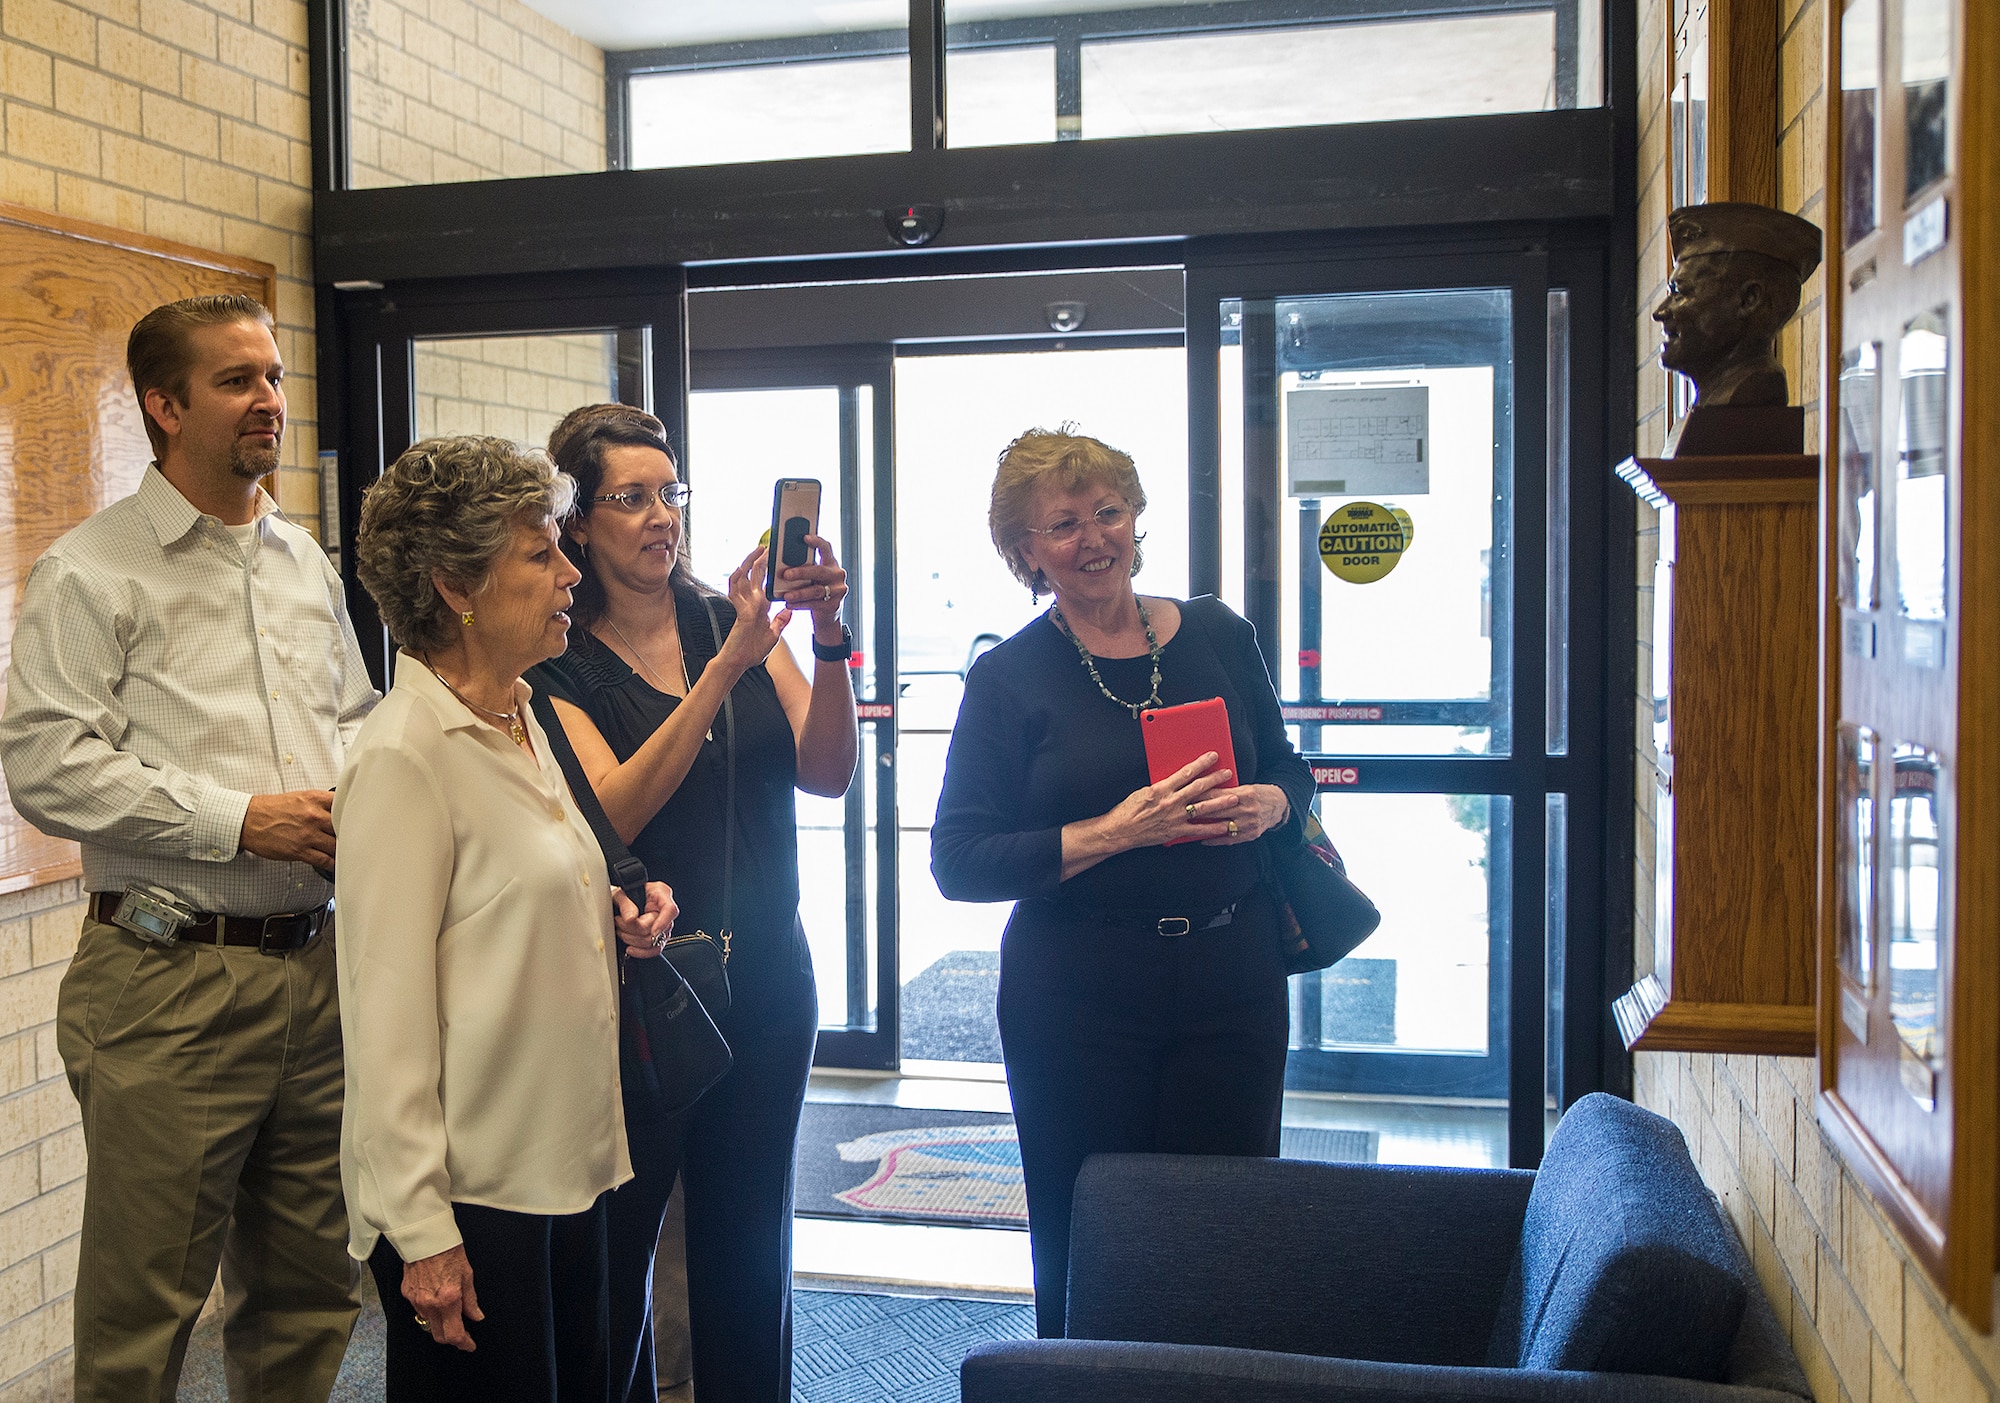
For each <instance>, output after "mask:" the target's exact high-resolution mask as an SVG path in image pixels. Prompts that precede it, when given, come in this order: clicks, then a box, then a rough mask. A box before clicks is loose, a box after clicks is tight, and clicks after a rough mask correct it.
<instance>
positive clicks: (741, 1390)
mask: <svg viewBox="0 0 2000 1403" xmlns="http://www.w3.org/2000/svg"><path fill="white" fill-rule="evenodd" d="M549 455H550V456H551V457H552V458H554V459H555V461H556V464H557V466H558V467H560V468H562V469H563V470H564V471H565V472H567V473H569V474H570V475H571V476H572V477H574V478H575V479H576V482H577V511H576V514H575V515H574V516H572V517H571V519H570V521H569V523H568V527H567V530H566V532H565V537H564V541H563V548H564V549H565V551H567V552H568V553H569V555H570V557H571V559H572V560H573V561H574V562H575V564H576V566H577V569H578V570H580V571H581V572H582V575H583V578H582V580H581V581H580V582H579V583H578V584H577V586H576V600H575V602H574V603H573V604H572V605H571V606H570V616H571V618H572V619H573V620H574V623H575V628H574V629H573V631H572V634H571V641H570V648H569V651H568V652H567V653H565V654H564V655H563V656H562V657H560V658H557V659H554V660H551V661H550V662H549V663H546V664H544V665H543V666H541V667H539V668H537V669H535V670H534V671H533V672H532V673H530V674H529V681H530V682H532V683H533V684H534V685H536V686H538V687H544V688H546V689H547V690H548V691H549V693H550V695H551V696H552V697H553V698H554V699H555V707H556V714H557V715H558V716H559V717H560V718H561V720H562V723H563V729H564V730H565V731H566V732H567V733H568V735H569V738H570V741H571V743H572V744H573V745H574V746H575V747H576V752H577V756H578V758H579V759H580V760H581V761H582V762H583V767H584V770H585V772H586V773H587V774H588V775H589V776H590V781H591V786H592V788H594V789H595V790H596V791H597V796H598V798H599V799H600V800H601V801H602V803H603V805H604V810H605V813H606V814H607V815H609V817H610V819H611V822H612V824H613V826H614V827H616V828H617V830H618V833H619V836H621V837H622V838H624V839H625V841H626V842H627V843H628V844H630V846H631V848H632V851H633V853H634V854H635V855H636V856H637V857H638V858H639V859H640V860H641V861H643V862H644V863H645V864H646V867H647V869H648V871H650V872H651V873H652V874H653V875H655V876H657V877H661V878H663V879H665V880H667V881H669V882H671V883H673V885H674V892H675V896H676V898H677V899H678V900H679V903H680V908H681V912H682V915H681V918H680V921H679V930H680V931H681V932H682V933H686V932H690V931H694V930H703V931H707V932H709V933H711V934H717V933H719V932H721V931H722V930H723V929H724V927H725V913H727V925H728V927H729V928H730V930H731V938H730V940H729V946H728V950H727V954H728V972H729V983H730V1004H729V1008H728V1010H727V1012H725V1013H722V1014H721V1015H720V1016H719V1017H718V1018H717V1020H716V1021H717V1024H718V1025H719V1026H720V1028H721V1029H722V1033H723V1036H724V1037H725V1038H727V1039H728V1040H729V1046H730V1048H731V1050H732V1051H733V1052H734V1054H735V1058H736V1061H735V1066H734V1067H733V1068H732V1069H731V1070H730V1072H729V1073H728V1075H727V1076H725V1077H724V1078H723V1079H722V1080H721V1081H720V1082H719V1083H717V1084H716V1086H715V1087H714V1088H713V1089H712V1090H710V1091H709V1092H708V1094H707V1095H705V1096H703V1097H702V1099H701V1100H700V1101H699V1102H698V1103H697V1104H696V1105H695V1106H694V1108H693V1109H692V1110H691V1111H688V1112H686V1113H685V1114H683V1115H681V1116H677V1117H672V1118H663V1117H661V1116H660V1115H659V1114H658V1113H657V1112H656V1111H655V1110H654V1109H653V1108H651V1107H649V1106H647V1105H645V1104H644V1102H643V1097H644V1093H643V1091H641V1090H639V1089H638V1088H637V1087H636V1086H629V1085H628V1087H627V1093H626V1124H627V1127H628V1137H629V1140H630V1145H631V1155H632V1167H633V1174H634V1178H633V1180H632V1182H631V1183H629V1184H627V1185H625V1186H624V1187H623V1188H621V1189H620V1190H619V1191H618V1192H617V1193H615V1194H614V1195H612V1199H611V1206H610V1213H611V1222H610V1237H611V1292H612V1297H611V1312H612V1319H611V1348H612V1374H613V1397H614V1398H620V1399H624V1398H628V1397H629V1398H630V1399H631V1400H633V1403H640V1401H641V1400H643V1403H652V1400H653V1399H654V1398H655V1397H656V1391H655V1381H654V1365H653V1337H652V1290H651V1275H652V1262H653V1250H654V1246H655V1244H656V1243H657V1242H658V1240H659V1235H660V1224H661V1220H662V1218H663V1216H664V1213H665V1210H666V1203H667V1198H668V1196H669V1194H670V1193H671V1191H672V1189H673V1185H674V1179H675V1176H676V1174H679V1175H680V1176H682V1177H683V1178H684V1179H685V1184H686V1189H685V1201H686V1212H687V1268H688V1315H689V1331H690V1336H691V1339H692V1343H693V1350H694V1382H695V1388H696V1390H697V1392H698V1393H699V1395H700V1397H701V1398H702V1400H703V1403H733V1401H734V1400H746V1401H747V1400H755V1401H756V1403H789V1400H790V1398H791V1355H792V1342H791V1279H792V1262H791V1224H792V1161H793V1145H794V1141H795V1140H796V1138H797V1135H798V1122H799V1111H800V1107H801V1105H802V1104H803V1102H804V1099H805V1086H806V1076H807V1073H808V1072H809V1070H810V1069H811V1066H812V1053H813V1042H814V1037H815V1034H816V1031H817V1028H818V1023H819V1014H818V1000H817V997H816V995H815V992H814V988H813V974H812V956H811V954H810V952H809V951H808V949H807V947H806V940H805V932H804V930H803V928H802V927H801V926H800V924H799V917H798V904H799V856H798V831H797V814H796V804H795V801H794V798H793V793H794V790H795V789H803V790H805V791H806V792H808V793H811V794H823V795H829V796H832V795H839V794H843V793H845V792H846V790H847V785H848V782H849V780H850V779H852V777H853V774H854V761H855V755H856V753H857V748H858V740H857V733H856V726H855V716H854V693H853V689H852V687H851V686H850V685H849V682H848V668H847V659H848V656H849V654H850V652H851V645H850V641H849V638H848V634H847V630H846V628H845V627H844V626H843V624H842V623H841V618H840V611H841V607H842V604H843V602H844V600H845V599H846V596H847V575H846V572H845V571H844V570H842V569H841V568H840V564H839V562H838V561H837V560H836V559H835V558H834V553H833V548H832V547H831V546H830V545H828V543H827V542H826V541H824V540H822V539H821V538H820V537H819V536H817V535H808V536H807V537H806V544H807V545H809V546H810V547H811V552H812V553H811V557H810V558H809V559H808V561H807V563H805V564H802V565H795V566H780V567H779V569H778V571H777V574H776V577H775V587H776V591H777V599H776V600H775V601H774V600H773V599H771V598H770V597H768V596H767V595H766V594H765V590H764V582H765V567H766V561H765V551H764V548H762V547H759V548H758V549H757V550H755V551H752V552H751V553H750V555H748V556H747V557H745V558H744V559H743V560H742V561H741V563H739V564H738V565H737V567H736V569H735V570H734V571H733V572H732V573H731V574H730V576H729V581H728V588H727V593H726V595H724V594H722V593H719V592H718V591H716V590H714V589H712V588H710V587H709V586H707V585H704V584H702V583H701V582H699V581H697V580H696V579H695V577H694V573H693V570H692V568H691V567H690V565H689V561H688V555H687V533H686V508H687V505H688V500H689V496H690V493H689V489H688V486H687V485H686V484H685V483H683V482H681V481H680V476H679V473H678V471H677V469H676V467H675V464H674V459H673V454H672V452H671V451H670V449H669V448H668V446H667V439H666V430H665V428H664V426H663V425H662V424H661V423H660V421H659V420H658V419H656V418H654V417H653V416H652V415H650V414H647V413H645V412H643V411H641V410H637V409H633V408H630V407H629V406H626V405H618V404H598V405H589V406H586V407H584V408H582V409H578V410H575V411H573V412H572V413H571V414H569V415H568V416H567V417H566V418H564V420H563V421H562V423H561V424H559V425H557V427H556V429H555V432H554V433H552V434H551V435H550V436H549ZM776 603H782V606H783V607H780V608H778V609H777V610H776V612H775V613H774V612H773V605H774V604H776ZM798 610H803V611H806V612H809V613H810V615H811V618H812V628H813V654H814V658H815V664H814V668H813V675H812V677H811V678H810V679H808V678H807V677H806V675H805V674H804V673H803V672H802V671H801V670H800V668H799V665H798V663H797V662H795V661H794V660H793V658H792V655H791V651H790V650H789V649H787V648H782V647H779V646H778V643H779V640H780V637H781V635H782V634H783V632H784V628H785V625H786V623H787V622H788V621H789V620H790V619H791V617H792V615H793V613H794V612H795V611H798ZM711 619H713V620H714V621H715V623H716V624H717V625H719V627H720V632H721V637H720V638H718V637H716V636H715V633H716V629H715V628H714V627H712V625H711ZM725 698H728V700H729V703H730V705H729V706H728V708H727V709H725V708H724V705H723V703H724V699H725ZM732 722H733V725H732ZM732 753H733V768H734V785H733V790H734V800H733V809H734V815H735V823H734V828H733V832H731V831H725V824H724V814H725V812H726V811H727V810H728V809H729V808H731V807H732V804H731V800H730V797H729V791H730V789H731V787H732V786H731V785H730V769H731V764H732ZM725 870H727V871H728V872H729V873H730V874H731V878H730V880H729V882H728V884H727V889H726V890H725V884H724V879H723V874H724V872H725Z"/></svg>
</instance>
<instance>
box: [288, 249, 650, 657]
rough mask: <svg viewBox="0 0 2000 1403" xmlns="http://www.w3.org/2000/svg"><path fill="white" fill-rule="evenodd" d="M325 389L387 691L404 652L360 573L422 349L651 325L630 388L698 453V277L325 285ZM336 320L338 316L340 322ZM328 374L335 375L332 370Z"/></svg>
mask: <svg viewBox="0 0 2000 1403" xmlns="http://www.w3.org/2000/svg"><path fill="white" fill-rule="evenodd" d="M320 308H321V320H320V327H321V337H320V364H321V367H322V376H321V392H322V394H330V395H331V397H333V399H334V402H335V403H337V404H339V405H340V406H341V409H342V410H343V411H344V412H343V413H342V414H341V415H340V417H339V430H340V432H339V436H338V438H337V439H336V438H334V437H333V436H332V435H328V436H327V437H328V439H329V440H330V441H331V443H330V445H329V446H330V447H331V450H332V451H334V452H336V453H337V455H338V456H337V461H338V463H339V474H340V491H339V502H340V558H341V574H342V578H343V580H344V582H345V584H346V586H347V607H348V612H349V614H350V615H351V617H352V618H353V620H354V627H355V632H356V634H357V635H358V636H359V637H360V638H361V649H362V653H363V655H364V657H365V658H366V659H367V662H368V670H369V673H370V675H371V676H373V678H374V679H375V685H376V686H377V687H378V688H380V689H382V690H383V691H387V690H388V687H389V683H390V682H391V681H392V680H393V678H394V676H395V668H394V666H393V664H394V660H395V651H394V647H393V645H391V644H390V643H389V641H388V639H387V635H386V634H385V633H384V632H383V631H382V619H381V615H380V614H379V613H378V612H377V611H376V608H375V601H374V600H373V599H371V598H369V596H368V591H367V590H365V589H363V588H362V587H361V582H360V579H359V578H358V577H357V575H356V574H355V570H354V543H355V533H356V532H357V531H358V529H359V528H360V524H361V494H362V492H363V491H365V490H366V488H367V486H368V484H369V483H372V482H373V481H375V479H376V478H378V477H380V476H381V475H382V472H383V470H384V469H385V468H387V467H388V465H389V464H390V463H393V462H394V461H395V460H396V458H397V456H398V455H400V454H401V453H402V452H403V450H404V449H406V448H408V447H409V446H410V444H411V443H413V442H415V440H416V434H417V424H416V354H415V350H416V343H417V342H418V341H419V340H432V339H442V338H458V337H482V336H547V335H559V334H562V333H565V332H596V331H629V330H636V329H643V330H644V332H645V335H644V337H643V340H642V343H641V345H640V347H639V348H638V357H637V361H638V363H637V367H636V374H635V375H634V376H633V381H634V383H633V384H632V386H631V387H630V389H631V390H636V391H637V392H638V393H637V394H634V395H631V398H633V399H634V400H635V401H636V400H643V403H641V404H640V407H641V408H644V409H646V410H647V411H648V412H650V413H652V414H655V415H657V416H658V417H659V419H660V421H661V422H662V423H663V424H665V425H666V428H667V439H668V442H669V443H671V444H672V445H673V449H674V453H675V456H676V457H678V458H681V459H682V460H685V459H686V456H687V373H688V352H687V274H686V271H685V270H684V269H681V268H678V267H665V268H655V269H649V270H646V271H644V272H641V273H625V274H584V275H572V276H570V277H567V278H551V279H522V278H455V279H450V280H431V281H425V282H421V283H413V284H407V285H399V286H398V287H397V288H396V289H395V290H394V291H393V292H391V291H386V290H384V289H381V288H373V287H371V288H363V289H356V290H352V291H337V290H331V289H329V290H326V292H325V293H323V295H322V296H321V298H320ZM328 313H331V314H332V315H331V317H330V318H329V316H328ZM329 372H332V373H331V374H329Z"/></svg>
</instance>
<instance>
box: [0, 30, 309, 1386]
mask: <svg viewBox="0 0 2000 1403" xmlns="http://www.w3.org/2000/svg"><path fill="white" fill-rule="evenodd" d="M306 73H307V64H306V8H305V5H304V4H303V3H297V0H90V3H82V4H69V3H65V2H64V0H0V104H3V105H4V112H0V199H6V200H10V201H13V202H15V203H17V204H22V205H27V206H29V207H31V208H34V209H40V210H49V211H53V212H55V213H59V214H66V215H72V216H75V217H77V218H80V219H90V220H95V221H97V222H99V223H103V224H110V225H113V226H115V227H117V228H121V229H130V230H135V231H138V232H142V233H147V234H154V235H158V236H159V237H162V238H168V239H175V240H179V241H180V242H183V243H190V244H195V245H198V246H200V247H203V248H210V249H218V250H221V251H223V252H226V253H236V254H243V255H247V256H249V257H252V258H260V259H263V260H265V261H267V262H269V263H271V264H272V265H274V266H275V267H276V268H277V270H278V305H277V306H276V307H274V308H272V312H273V314H274V315H275V316H276V318H277V322H278V325H277V339H278V348H279V350H280V351H281V352H282V353H283V355H284V357H285V364H286V367H287V370H288V372H289V377H288V383H287V386H286V389H287V395H288V399H289V402H290V420H291V428H290V432H289V433H288V434H287V435H286V442H285V450H284V458H283V462H282V467H281V470H280V473H279V480H278V499H279V502H280V504H281V505H282V506H283V507H284V508H285V510H286V511H287V512H288V513H290V514H291V515H293V516H294V517H298V518H301V519H303V521H304V522H305V523H306V524H307V525H308V526H317V524H318V512H319V474H318V471H317V453H318V447H319V445H318V433H317V419H318V407H317V406H318V394H317V389H316V385H315V377H314V354H313V353H314V343H313V298H312V246H311V239H310V232H311V227H312V192H311V186H312V161H311V151H310V148H309V146H308V144H307V143H308V136H309V119H308V116H307V105H306ZM82 915H83V907H82V893H81V891H80V889H79V886H78V884H77V883H76V882H74V881H71V882H64V883H58V884H56V885H54V886H50V887H43V888H40V889H38V890H34V891H28V892H20V893H15V894H12V895H8V896H5V897H0V1403H14V1401H15V1400H27V1399H34V1400H38V1403H39V1401H40V1400H49V1399H61V1398H67V1397H68V1396H69V1392H70V1387H69V1385H70V1380H69V1367H68V1353H69V1343H70V1315H69V1306H70V1291H71V1283H72V1278H73V1276H74V1273H75V1262H76V1231H77V1225H78V1222H79V1221H80V1218H81V1212H82V1196H83V1170H84V1164H83V1141H82V1136H81V1134H80V1132H79V1131H78V1129H77V1110H76V1101H75V1099H74V1098H73V1097H72V1096H71V1095H70V1090H69V1086H68V1084H67V1083H66V1082H65V1081H64V1080H63V1076H62V1067H61V1064H60V1062H59V1060H58V1059H57V1057H56V1055H55V1045H54V1032H53V1019H54V1017H55V990H56V983H57V981H58V980H59V979H60V978H61V976H62V972H63V969H64V968H65V966H66V964H67V962H68V959H69V954H70V951H71V950H72V949H73V948H74V946H75V943H76V938H77V932H78V930H79V929H80V927H81V922H82Z"/></svg>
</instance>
